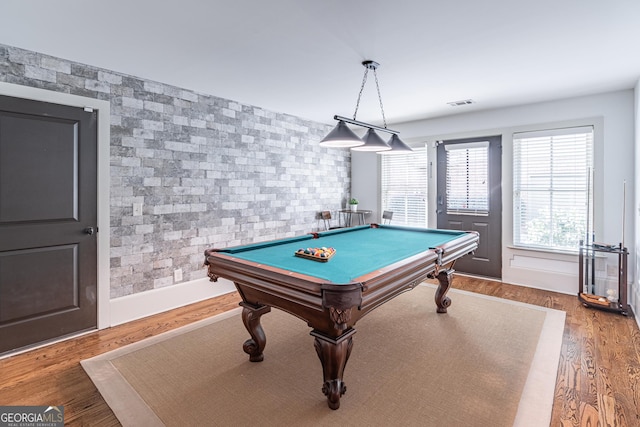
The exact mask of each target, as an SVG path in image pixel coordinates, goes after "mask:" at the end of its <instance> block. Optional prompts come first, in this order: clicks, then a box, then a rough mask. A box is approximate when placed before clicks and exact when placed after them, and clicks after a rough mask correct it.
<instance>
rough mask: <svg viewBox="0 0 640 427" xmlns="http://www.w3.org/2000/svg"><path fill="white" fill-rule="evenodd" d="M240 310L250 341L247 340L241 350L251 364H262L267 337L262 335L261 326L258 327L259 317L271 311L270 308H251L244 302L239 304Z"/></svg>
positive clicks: (266, 306)
mask: <svg viewBox="0 0 640 427" xmlns="http://www.w3.org/2000/svg"><path fill="white" fill-rule="evenodd" d="M240 305H241V306H242V307H243V309H242V322H243V323H244V326H245V328H247V331H249V335H251V339H248V340H246V341H245V342H244V344H243V345H242V349H243V350H244V352H245V353H247V354H248V355H249V360H250V361H251V362H262V360H263V359H264V354H262V351H263V350H264V346H265V345H266V344H267V337H266V335H265V334H264V330H263V329H262V325H260V317H261V316H262V315H263V314H265V313H268V312H270V311H271V307H270V306H268V305H262V306H257V307H256V306H253V305H251V304H247V303H246V302H241V303H240Z"/></svg>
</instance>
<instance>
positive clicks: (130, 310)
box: [109, 278, 236, 326]
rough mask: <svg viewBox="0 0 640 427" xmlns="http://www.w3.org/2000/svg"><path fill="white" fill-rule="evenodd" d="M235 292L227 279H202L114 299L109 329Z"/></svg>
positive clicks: (111, 302)
mask: <svg viewBox="0 0 640 427" xmlns="http://www.w3.org/2000/svg"><path fill="white" fill-rule="evenodd" d="M235 290H236V288H235V286H234V284H233V282H231V281H229V280H226V279H222V278H220V279H218V281H217V282H210V281H209V279H208V278H202V279H197V280H192V281H190V282H185V283H180V284H177V285H173V286H167V287H166V288H160V289H153V290H151V291H146V292H140V293H137V294H133V295H127V296H124V297H120V298H115V299H112V300H111V301H110V309H111V324H110V325H109V326H116V325H120V324H122V323H126V322H130V321H132V320H136V319H141V318H143V317H147V316H151V315H153V314H158V313H162V312H164V311H168V310H172V309H174V308H178V307H182V306H185V305H187V304H193V303H195V302H198V301H202V300H205V299H207V298H213V297H217V296H220V295H224V294H227V293H229V292H232V291H235Z"/></svg>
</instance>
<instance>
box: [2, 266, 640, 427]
mask: <svg viewBox="0 0 640 427" xmlns="http://www.w3.org/2000/svg"><path fill="white" fill-rule="evenodd" d="M453 287H454V288H458V289H463V290H466V291H471V292H477V293H482V294H485V295H491V296H495V297H498V298H506V299H510V300H515V301H522V302H526V303H529V304H536V305H540V306H543V307H549V308H554V309H556V310H563V311H565V312H566V313H567V317H566V323H565V330H564V335H563V343H562V348H561V355H560V361H559V364H558V375H557V381H556V390H555V393H554V396H555V398H554V405H553V410H552V414H551V424H550V425H551V426H553V427H556V426H561V427H586V426H593V427H596V426H603V427H604V426H609V425H611V426H638V425H640V415H639V414H640V331H639V330H638V327H637V324H636V322H635V320H634V319H633V318H632V317H631V316H629V317H624V316H621V315H620V314H617V313H608V312H604V311H600V310H596V309H593V308H586V307H584V306H583V305H582V304H581V303H580V302H579V301H578V299H577V297H576V296H573V295H564V294H558V293H554V292H548V291H544V290H539V289H533V288H526V287H521V286H516V285H510V284H505V283H501V282H498V281H493V280H487V279H482V278H477V277H471V276H463V275H459V274H458V275H456V276H455V279H454V281H453ZM239 301H240V298H239V296H238V295H237V293H231V294H227V295H224V296H221V297H218V298H213V299H210V300H207V301H202V302H199V303H196V304H191V305H189V306H185V307H181V308H179V309H176V310H172V311H169V312H166V313H161V314H158V315H155V316H151V317H148V318H145V319H140V320H136V321H133V322H129V323H127V324H124V325H119V326H115V327H112V328H108V329H104V330H101V331H96V332H93V333H90V334H87V335H84V336H81V337H78V338H73V339H70V340H67V341H64V342H61V343H57V344H52V345H49V346H47V347H43V348H41V349H36V350H32V351H29V352H26V353H23V354H19V355H15V356H12V357H8V358H5V359H0V405H42V404H52V405H64V407H65V421H66V424H67V425H71V426H76V425H77V426H80V425H99V426H118V425H120V424H119V423H118V420H117V419H116V417H115V416H114V414H113V412H112V411H111V409H110V408H109V407H108V406H107V404H106V403H105V401H104V399H103V398H102V396H101V395H100V393H99V392H98V390H97V389H96V388H95V386H94V385H93V383H92V382H91V380H90V379H89V377H88V376H87V375H86V374H85V372H84V370H83V369H82V367H81V366H80V363H79V362H80V361H81V360H83V359H87V358H90V357H93V356H96V355H98V354H102V353H105V352H108V351H111V350H114V349H117V348H120V347H123V346H125V345H127V344H130V343H133V342H137V341H140V340H142V339H144V338H148V337H151V336H154V335H158V334H160V333H163V332H166V331H168V330H172V329H175V328H177V327H180V326H183V325H186V324H189V323H192V322H195V321H198V320H201V319H204V318H207V317H210V316H212V315H215V314H218V313H222V312H224V311H227V310H230V309H232V308H235V307H237V306H238V302H239ZM454 304H455V301H454Z"/></svg>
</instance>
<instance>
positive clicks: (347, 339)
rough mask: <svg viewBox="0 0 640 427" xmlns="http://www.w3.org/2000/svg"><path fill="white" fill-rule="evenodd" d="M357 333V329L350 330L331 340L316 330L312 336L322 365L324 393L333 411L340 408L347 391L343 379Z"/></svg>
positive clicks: (312, 332)
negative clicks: (341, 400)
mask: <svg viewBox="0 0 640 427" xmlns="http://www.w3.org/2000/svg"><path fill="white" fill-rule="evenodd" d="M355 333H356V330H355V329H350V330H348V331H347V332H345V333H344V334H342V335H340V336H339V337H338V338H330V337H327V336H325V335H323V334H322V333H321V332H318V331H316V330H313V331H311V335H313V336H314V337H315V340H314V346H315V348H316V353H318V357H319V358H320V362H321V363H322V374H323V376H324V383H323V385H322V392H323V393H324V395H325V396H327V404H328V405H329V408H331V409H338V408H339V407H340V397H341V396H342V395H343V394H344V393H345V392H346V391H347V386H346V385H345V383H344V381H342V377H343V375H344V368H345V366H346V365H347V360H349V355H350V354H351V348H352V347H353V334H355Z"/></svg>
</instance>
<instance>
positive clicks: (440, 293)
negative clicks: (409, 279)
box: [435, 268, 453, 313]
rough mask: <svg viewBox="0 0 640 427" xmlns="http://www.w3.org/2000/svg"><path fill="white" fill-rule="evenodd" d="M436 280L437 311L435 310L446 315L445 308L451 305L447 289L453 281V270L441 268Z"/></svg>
mask: <svg viewBox="0 0 640 427" xmlns="http://www.w3.org/2000/svg"><path fill="white" fill-rule="evenodd" d="M436 278H437V279H438V283H439V285H438V289H436V296H435V300H436V305H437V306H438V309H437V310H436V311H437V312H438V313H446V312H447V307H449V306H450V305H451V298H449V297H448V296H446V295H447V292H449V288H450V287H451V282H452V281H453V269H452V268H443V269H441V270H440V271H438V275H437V276H436Z"/></svg>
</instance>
